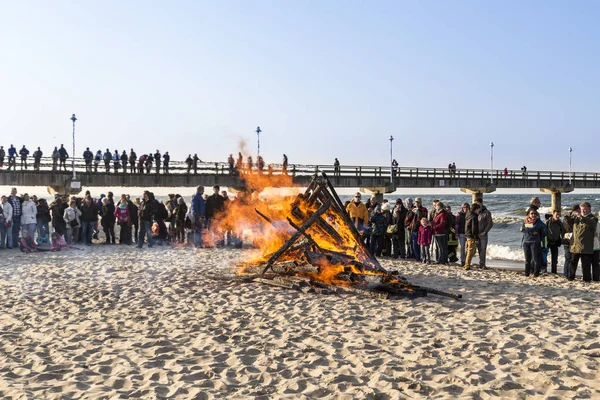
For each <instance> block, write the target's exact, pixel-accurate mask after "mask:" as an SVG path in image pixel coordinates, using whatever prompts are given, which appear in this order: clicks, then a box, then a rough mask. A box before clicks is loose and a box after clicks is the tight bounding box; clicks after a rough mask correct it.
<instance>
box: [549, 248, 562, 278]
mask: <svg viewBox="0 0 600 400" xmlns="http://www.w3.org/2000/svg"><path fill="white" fill-rule="evenodd" d="M559 247H560V243H551V244H549V245H548V249H550V256H551V257H552V267H551V268H552V273H553V274H556V273H558V248H559Z"/></svg>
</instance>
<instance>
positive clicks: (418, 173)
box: [0, 157, 600, 181]
mask: <svg viewBox="0 0 600 400" xmlns="http://www.w3.org/2000/svg"><path fill="white" fill-rule="evenodd" d="M59 164H60V163H58V164H57V165H56V168H55V167H54V165H55V164H54V162H53V159H52V158H50V157H43V158H42V159H41V162H40V166H39V169H38V170H34V160H33V159H32V158H31V157H29V158H28V159H27V169H26V170H25V169H24V168H23V167H22V166H21V160H20V158H19V157H17V159H16V165H15V167H14V169H13V170H16V171H24V172H31V173H52V172H56V171H66V172H71V171H72V160H71V159H70V158H69V159H67V161H66V170H65V169H59V168H58V167H59ZM136 169H137V163H136ZM390 169H391V168H390V167H389V166H387V167H385V166H360V165H343V166H340V167H338V168H336V167H334V166H333V165H306V164H290V165H288V167H287V170H286V171H284V170H283V168H282V165H280V164H271V167H270V168H269V167H265V168H264V169H263V170H262V171H259V170H258V168H257V167H256V165H253V167H252V169H249V168H243V169H241V170H240V171H238V169H237V168H235V167H234V168H233V169H231V168H230V167H229V165H228V164H227V163H225V162H206V161H200V162H198V163H197V165H196V166H195V167H194V166H193V165H192V166H191V167H188V165H187V164H186V162H185V161H180V160H174V161H173V160H172V161H170V163H169V173H170V174H211V175H214V174H222V175H228V174H237V173H242V174H244V173H262V174H269V173H271V174H274V175H280V174H283V173H286V174H288V175H291V176H310V175H313V174H315V173H321V172H325V173H326V174H327V175H329V176H330V177H340V178H384V179H385V178H389V177H390ZM75 171H76V172H77V174H94V173H103V174H104V173H109V174H114V173H115V169H114V161H110V163H109V169H108V170H107V169H106V168H105V164H104V160H103V161H101V162H100V164H99V165H98V167H97V172H96V167H95V163H94V162H92V165H91V169H87V168H86V164H85V160H84V159H83V158H76V159H75ZM7 172H10V171H8V157H6V158H5V159H4V164H3V165H2V167H1V168H0V173H7ZM117 173H118V174H123V173H124V172H123V169H122V168H121V167H120V168H119V169H118V171H117ZM126 173H128V174H129V173H131V169H130V166H129V164H128V165H127V172H126ZM137 173H139V172H137ZM156 173H157V170H156V164H154V163H153V165H152V167H151V169H150V174H156ZM158 173H159V174H164V169H163V165H162V160H161V166H160V170H159V172H158ZM144 174H146V167H144ZM393 177H394V179H398V178H434V179H490V180H492V177H493V180H494V181H496V180H498V181H499V180H511V179H512V180H562V181H566V180H569V172H565V171H521V170H507V171H504V170H494V171H490V170H489V169H477V168H467V169H456V170H449V169H448V168H427V167H404V166H403V167H397V168H394V171H393ZM599 178H600V173H598V172H572V173H571V180H574V181H575V180H576V181H598V180H599Z"/></svg>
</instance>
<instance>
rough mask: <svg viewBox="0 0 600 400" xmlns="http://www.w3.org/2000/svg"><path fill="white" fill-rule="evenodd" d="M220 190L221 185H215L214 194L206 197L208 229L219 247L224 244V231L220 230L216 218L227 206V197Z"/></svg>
mask: <svg viewBox="0 0 600 400" xmlns="http://www.w3.org/2000/svg"><path fill="white" fill-rule="evenodd" d="M220 190H221V188H220V187H219V185H215V186H213V194H212V195H210V196H209V197H208V198H207V199H206V209H205V216H206V219H205V222H206V230H207V232H210V233H211V234H212V236H213V240H214V242H215V243H216V245H217V247H222V246H223V236H222V232H220V229H219V227H218V224H216V223H215V220H216V218H217V217H218V215H219V214H220V213H222V212H223V210H224V208H225V199H224V198H223V196H221V193H219V192H220Z"/></svg>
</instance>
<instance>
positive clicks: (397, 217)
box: [392, 205, 408, 237]
mask: <svg viewBox="0 0 600 400" xmlns="http://www.w3.org/2000/svg"><path fill="white" fill-rule="evenodd" d="M407 212H408V210H407V209H406V207H404V205H400V206H399V207H398V206H396V208H394V211H392V224H394V225H396V226H397V227H398V228H397V230H396V233H394V236H401V237H404V235H405V232H404V220H406V213H407Z"/></svg>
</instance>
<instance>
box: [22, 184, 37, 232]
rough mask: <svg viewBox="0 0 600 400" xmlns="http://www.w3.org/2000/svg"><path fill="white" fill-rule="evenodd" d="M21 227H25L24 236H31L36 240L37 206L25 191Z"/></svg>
mask: <svg viewBox="0 0 600 400" xmlns="http://www.w3.org/2000/svg"><path fill="white" fill-rule="evenodd" d="M21 208H22V212H23V214H21V227H22V228H23V231H22V235H21V236H22V237H26V236H27V237H29V238H31V240H34V236H35V228H36V226H37V219H36V215H37V207H36V206H35V203H34V202H33V201H31V200H30V199H29V195H28V194H27V193H25V194H24V195H23V204H22V205H21Z"/></svg>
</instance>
